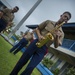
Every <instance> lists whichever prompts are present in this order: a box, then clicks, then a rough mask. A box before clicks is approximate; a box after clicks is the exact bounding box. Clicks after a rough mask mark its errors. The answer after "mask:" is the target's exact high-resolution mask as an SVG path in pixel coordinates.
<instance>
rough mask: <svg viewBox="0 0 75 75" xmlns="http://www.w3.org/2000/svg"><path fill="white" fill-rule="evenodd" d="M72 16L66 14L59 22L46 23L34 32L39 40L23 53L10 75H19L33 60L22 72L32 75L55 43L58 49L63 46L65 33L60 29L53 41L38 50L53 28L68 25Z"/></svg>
mask: <svg viewBox="0 0 75 75" xmlns="http://www.w3.org/2000/svg"><path fill="white" fill-rule="evenodd" d="M70 18H71V14H70V12H64V13H63V14H62V15H61V16H60V19H59V20H58V21H57V22H53V21H50V20H47V21H44V22H43V23H41V24H40V25H39V26H38V27H37V28H36V29H35V30H34V32H35V33H36V34H37V36H38V39H35V40H33V41H32V43H31V44H30V45H29V46H28V48H27V50H26V51H25V52H24V53H23V55H22V56H21V58H20V60H19V61H18V63H17V64H16V66H15V67H14V69H13V70H12V72H11V74H10V75H17V74H18V72H19V71H20V70H21V68H22V67H23V66H24V65H25V64H26V63H27V62H28V60H29V59H30V58H31V56H32V59H31V60H30V62H29V64H28V66H27V68H26V69H25V70H24V71H23V72H22V74H21V75H31V73H32V71H33V69H34V68H35V67H36V66H37V65H38V64H39V63H40V62H41V60H42V59H43V57H44V55H45V54H46V52H47V48H48V47H49V46H50V45H51V44H52V43H54V47H55V48H57V47H58V46H59V45H62V40H63V38H64V32H63V30H62V28H61V27H60V28H59V29H58V30H55V31H54V32H53V33H52V35H53V37H54V39H53V40H50V41H48V43H46V44H45V45H43V46H42V47H40V48H38V47H37V45H36V43H37V42H38V41H40V40H42V39H44V36H45V35H46V34H47V33H48V32H50V31H51V30H52V29H53V28H55V27H56V26H58V25H59V24H61V23H62V22H65V23H67V21H68V20H70Z"/></svg>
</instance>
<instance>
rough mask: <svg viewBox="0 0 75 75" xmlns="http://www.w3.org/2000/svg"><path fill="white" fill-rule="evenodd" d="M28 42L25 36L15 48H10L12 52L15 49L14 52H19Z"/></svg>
mask: <svg viewBox="0 0 75 75" xmlns="http://www.w3.org/2000/svg"><path fill="white" fill-rule="evenodd" d="M27 44H28V41H27V40H26V39H25V38H22V39H21V40H20V42H19V43H18V44H16V45H15V46H13V48H12V49H11V50H10V52H13V51H14V54H16V53H17V52H19V51H20V50H21V49H22V48H23V47H25V46H26V45H27Z"/></svg>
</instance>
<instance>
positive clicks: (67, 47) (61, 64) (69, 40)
mask: <svg viewBox="0 0 75 75" xmlns="http://www.w3.org/2000/svg"><path fill="white" fill-rule="evenodd" d="M37 26H38V25H27V27H28V28H31V29H34V28H36V27H37ZM62 28H63V31H64V33H65V38H64V40H63V44H62V46H60V47H58V48H54V46H53V44H52V45H51V46H50V48H49V53H47V55H46V56H45V57H47V58H49V59H51V60H52V61H53V62H54V63H55V64H54V65H53V66H52V67H50V70H51V71H53V70H55V69H56V68H59V69H60V71H59V75H65V74H66V72H67V71H68V70H67V69H68V68H71V67H75V35H74V34H75V23H68V24H64V25H63V27H62Z"/></svg>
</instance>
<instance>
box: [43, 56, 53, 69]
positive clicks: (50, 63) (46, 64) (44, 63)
mask: <svg viewBox="0 0 75 75" xmlns="http://www.w3.org/2000/svg"><path fill="white" fill-rule="evenodd" d="M42 63H43V65H44V66H46V67H47V68H50V67H51V66H52V64H53V61H52V60H50V59H49V58H46V57H45V58H44V59H43V61H42Z"/></svg>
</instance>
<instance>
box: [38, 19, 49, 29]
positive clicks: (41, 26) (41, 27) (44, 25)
mask: <svg viewBox="0 0 75 75" xmlns="http://www.w3.org/2000/svg"><path fill="white" fill-rule="evenodd" d="M48 22H49V20H46V21H44V22H42V23H41V24H39V26H38V29H39V30H43V29H44V28H45V27H46V25H47V23H48Z"/></svg>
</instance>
